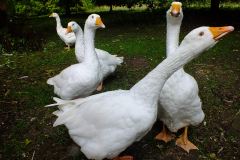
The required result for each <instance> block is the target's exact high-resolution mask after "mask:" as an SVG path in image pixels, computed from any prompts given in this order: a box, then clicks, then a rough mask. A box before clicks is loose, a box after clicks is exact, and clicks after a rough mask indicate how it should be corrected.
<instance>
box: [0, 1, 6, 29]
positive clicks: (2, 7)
mask: <svg viewBox="0 0 240 160" xmlns="http://www.w3.org/2000/svg"><path fill="white" fill-rule="evenodd" d="M0 22H1V23H0V28H1V27H4V26H6V25H7V23H8V14H7V2H6V1H1V2H0Z"/></svg>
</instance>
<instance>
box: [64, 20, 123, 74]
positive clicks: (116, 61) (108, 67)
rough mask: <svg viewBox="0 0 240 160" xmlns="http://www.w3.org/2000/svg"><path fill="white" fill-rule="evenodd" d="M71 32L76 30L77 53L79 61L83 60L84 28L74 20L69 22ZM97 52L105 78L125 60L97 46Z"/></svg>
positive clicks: (68, 30)
mask: <svg viewBox="0 0 240 160" xmlns="http://www.w3.org/2000/svg"><path fill="white" fill-rule="evenodd" d="M74 26H76V27H74ZM71 28H75V30H71ZM69 32H74V33H75V35H76V44H75V54H76V57H77V60H78V62H83V60H84V42H83V30H82V28H81V27H80V26H79V25H78V24H77V23H76V22H74V21H72V22H69V23H68V27H67V33H69ZM95 52H96V53H97V57H98V59H99V62H100V65H101V70H102V74H103V77H104V78H106V77H107V76H108V75H110V74H111V73H113V72H114V71H115V70H116V68H117V66H118V65H121V63H122V62H123V57H117V56H116V55H111V54H110V53H108V52H106V51H104V50H101V49H97V48H95Z"/></svg>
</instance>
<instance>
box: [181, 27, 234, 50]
mask: <svg viewBox="0 0 240 160" xmlns="http://www.w3.org/2000/svg"><path fill="white" fill-rule="evenodd" d="M233 30H234V27H232V26H224V27H205V26H204V27H199V28H196V29H194V30H192V31H191V32H190V33H188V34H187V35H186V36H185V38H184V39H183V41H182V43H181V44H180V46H179V48H184V49H187V50H191V52H193V53H196V54H197V53H201V52H203V51H204V50H207V49H209V48H211V47H213V46H214V45H215V44H216V43H217V42H218V41H219V40H220V39H221V38H222V37H223V36H225V35H226V34H228V33H230V32H232V31H233Z"/></svg>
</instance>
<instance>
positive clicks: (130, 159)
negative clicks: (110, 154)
mask: <svg viewBox="0 0 240 160" xmlns="http://www.w3.org/2000/svg"><path fill="white" fill-rule="evenodd" d="M112 160H133V156H122V157H116V158H113V159H112Z"/></svg>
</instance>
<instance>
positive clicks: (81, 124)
mask: <svg viewBox="0 0 240 160" xmlns="http://www.w3.org/2000/svg"><path fill="white" fill-rule="evenodd" d="M232 30H233V27H223V28H211V27H199V28H197V29H195V30H193V31H191V32H190V33H189V34H188V35H187V36H186V37H185V38H184V40H183V41H182V43H181V45H180V47H179V48H178V49H177V50H176V51H175V52H176V54H175V55H172V56H168V57H167V59H165V60H164V61H163V62H162V63H161V64H159V65H158V66H157V67H156V68H155V69H153V70H152V71H151V72H150V73H148V74H147V75H146V76H145V77H144V78H143V79H142V80H140V81H139V82H138V83H137V84H136V85H134V86H133V87H132V88H131V89H130V90H116V91H109V92H105V93H101V94H96V95H93V96H89V97H87V98H82V99H81V98H80V99H75V100H70V101H64V100H61V99H56V98H55V101H56V102H57V103H56V104H52V105H49V106H54V105H59V106H58V107H59V110H57V111H55V112H54V114H55V115H57V116H58V118H57V120H56V121H55V123H54V125H53V126H54V127H55V126H58V125H61V124H64V125H65V126H66V127H67V128H68V131H69V134H70V137H71V138H72V139H73V141H74V142H76V144H78V145H79V146H81V151H82V152H83V153H84V154H85V156H86V157H87V158H88V159H96V160H102V159H104V158H109V159H111V158H114V157H117V156H118V155H119V154H120V153H121V152H122V151H124V150H125V149H126V148H127V147H128V146H130V145H131V144H132V143H133V142H135V141H138V140H140V139H141V138H142V137H143V136H144V135H146V133H147V132H148V131H149V130H150V129H151V128H152V125H153V124H154V122H155V120H156V118H157V102H158V97H159V94H160V92H161V89H162V87H163V85H164V83H165V82H166V80H167V79H168V78H169V77H170V76H171V75H172V74H173V73H174V72H175V71H176V70H177V69H179V68H180V67H182V66H183V65H184V64H186V63H187V62H189V61H191V60H192V59H193V58H195V57H197V56H198V55H199V54H200V53H201V52H203V51H204V50H206V49H208V48H210V47H212V46H214V45H215V44H216V43H217V40H218V39H219V38H220V37H222V36H224V35H225V34H226V33H228V32H230V31H232ZM202 33H203V34H202ZM146 95H147V96H146ZM118 159H121V160H125V159H130V157H123V158H118Z"/></svg>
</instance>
